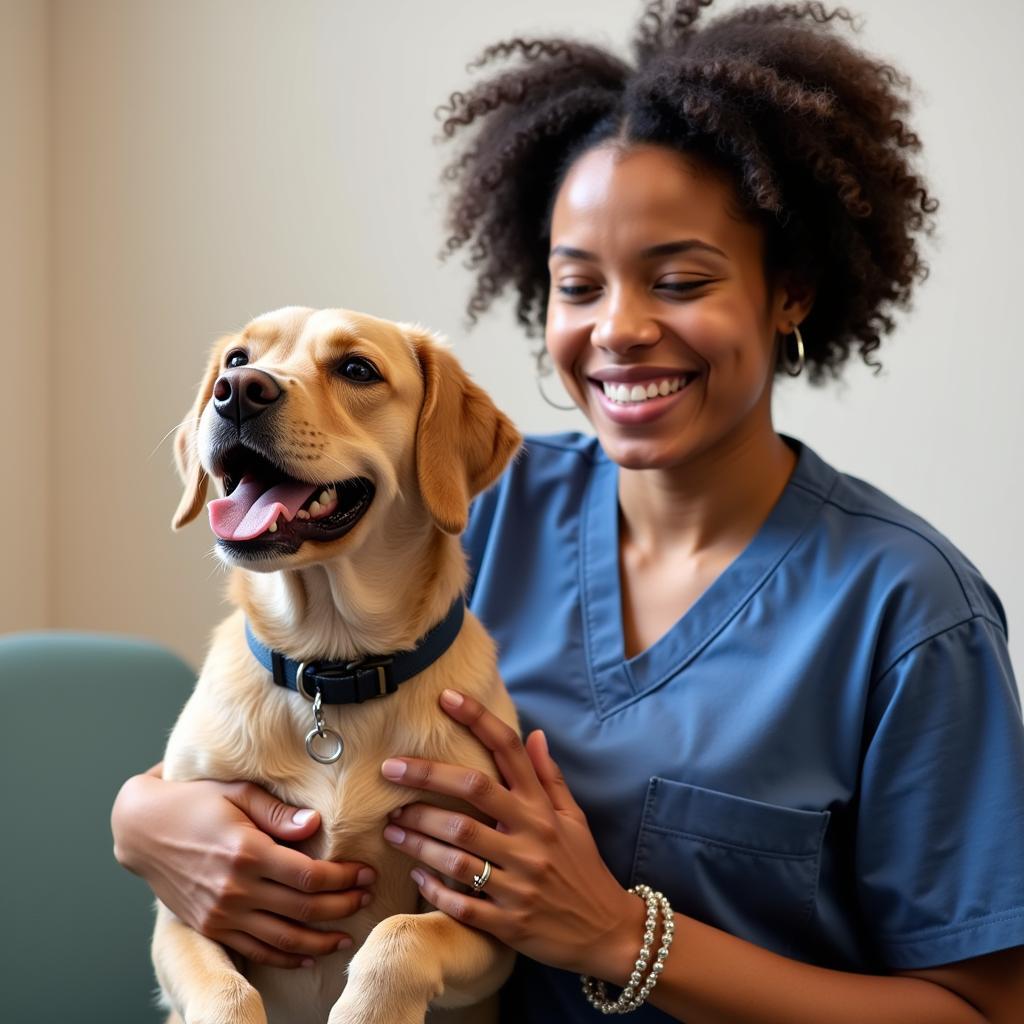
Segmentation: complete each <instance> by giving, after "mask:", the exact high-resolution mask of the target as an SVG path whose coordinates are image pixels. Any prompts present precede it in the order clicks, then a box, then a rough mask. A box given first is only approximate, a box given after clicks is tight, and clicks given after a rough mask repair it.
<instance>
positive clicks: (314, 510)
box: [309, 501, 320, 519]
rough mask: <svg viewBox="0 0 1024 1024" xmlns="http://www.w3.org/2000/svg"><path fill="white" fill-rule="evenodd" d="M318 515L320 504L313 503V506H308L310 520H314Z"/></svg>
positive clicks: (317, 502)
mask: <svg viewBox="0 0 1024 1024" xmlns="http://www.w3.org/2000/svg"><path fill="white" fill-rule="evenodd" d="M318 515H320V502H319V501H314V502H313V504H312V505H310V506H309V517H310V519H316V517H317V516H318Z"/></svg>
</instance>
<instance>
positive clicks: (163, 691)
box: [0, 632, 195, 1024]
mask: <svg viewBox="0 0 1024 1024" xmlns="http://www.w3.org/2000/svg"><path fill="white" fill-rule="evenodd" d="M194 683H195V673H194V671H193V670H192V669H191V668H189V667H188V665H186V664H185V663H184V662H183V661H181V660H180V659H179V658H178V657H177V656H176V655H174V654H172V653H171V652H170V651H168V650H165V649H164V648H161V647H158V646H157V645H155V644H152V643H150V642H148V641H145V640H140V639H135V638H130V637H116V636H108V635H100V634H87V633H63V632H43V633H21V634H11V635H7V636H0V779H2V780H3V783H2V793H3V800H2V802H0V814H2V815H3V820H2V824H0V833H2V835H3V837H4V838H3V840H2V841H0V866H2V868H3V874H2V879H3V881H2V897H0V921H2V923H3V928H2V936H0V979H2V980H0V1019H2V1020H3V1021H4V1022H5V1024H51V1022H52V1024H58V1022H60V1024H71V1022H74V1024H94V1022H95V1024H148V1022H154V1024H155V1022H157V1021H162V1020H164V1019H165V1017H166V1014H165V1013H164V1012H163V1011H160V1010H159V1009H157V1006H156V1003H155V999H154V995H155V991H156V981H155V978H154V977H153V970H152V967H151V965H150V960H149V940H150V934H151V932H152V927H153V897H152V894H151V892H150V890H149V888H148V887H147V886H146V885H145V883H144V882H142V881H141V880H140V879H138V878H136V877H135V876H134V875H131V874H129V873H128V872H127V871H125V870H124V869H123V868H121V867H120V866H119V865H118V863H117V862H116V861H115V860H114V855H113V839H112V838H111V834H110V808H111V805H112V804H113V802H114V797H115V795H116V794H117V790H118V789H119V787H120V786H121V783H122V782H123V781H124V780H125V779H126V778H127V777H128V776H129V775H132V774H135V773H137V772H140V771H143V770H145V769H146V768H149V767H150V766H151V765H153V764H154V763H155V762H157V761H159V760H160V758H161V756H162V754H163V748H164V744H165V743H166V740H167V735H168V733H169V732H170V730H171V727H172V726H173V725H174V722H175V719H176V718H177V715H178V712H179V711H180V709H181V706H182V705H183V704H184V702H185V700H186V698H187V697H188V695H189V693H190V692H191V690H192V687H193V685H194Z"/></svg>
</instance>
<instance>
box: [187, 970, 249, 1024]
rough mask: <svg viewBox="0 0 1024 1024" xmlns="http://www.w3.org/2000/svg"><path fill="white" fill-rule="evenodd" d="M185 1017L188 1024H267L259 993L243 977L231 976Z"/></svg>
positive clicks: (196, 1001)
mask: <svg viewBox="0 0 1024 1024" xmlns="http://www.w3.org/2000/svg"><path fill="white" fill-rule="evenodd" d="M184 1017H185V1024H267V1014H266V1011H265V1010H264V1009H263V1000H262V999H260V994H259V992H257V991H256V989H254V988H253V987H252V985H250V984H249V982H247V981H246V980H245V978H243V977H242V976H241V975H240V974H232V975H228V976H227V977H225V978H224V979H223V980H222V981H220V982H219V983H218V984H217V985H212V986H210V988H209V989H207V990H206V991H205V992H203V994H202V995H201V996H200V997H199V998H197V999H193V1000H192V1001H191V1002H190V1003H189V1005H188V1007H187V1008H186V1010H185V1014H184Z"/></svg>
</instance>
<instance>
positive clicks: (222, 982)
mask: <svg viewBox="0 0 1024 1024" xmlns="http://www.w3.org/2000/svg"><path fill="white" fill-rule="evenodd" d="M152 956H153V968H154V970H155V971H156V976H157V980H158V981H159V982H160V986H161V988H163V990H164V994H165V995H166V996H167V998H168V999H169V1000H170V1002H171V1005H172V1006H173V1007H174V1009H175V1011H177V1013H178V1014H179V1015H180V1017H181V1019H182V1020H183V1021H184V1022H185V1024H267V1015H266V1013H265V1012H264V1010H263V1000H262V999H260V994H259V993H258V992H257V991H256V989H254V988H253V987H252V985H250V984H249V982H248V981H246V980H245V978H243V977H242V975H241V974H239V973H238V969H237V968H236V967H235V965H234V964H233V963H232V961H231V958H230V957H229V956H228V954H227V953H226V952H225V950H224V947H223V946H221V945H220V943H218V942H214V941H213V940H212V939H208V938H206V936H205V935H200V934H199V932H197V931H194V930H193V929H191V928H189V927H188V925H186V924H182V922H181V921H179V920H178V918H176V917H175V916H174V915H173V914H172V913H171V912H170V911H169V910H168V909H167V908H166V907H165V906H164V905H163V904H162V903H159V902H158V903H157V909H156V927H155V928H154V930H153V945H152ZM171 1020H172V1021H173V1020H174V1017H171Z"/></svg>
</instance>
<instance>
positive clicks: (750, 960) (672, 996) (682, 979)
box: [581, 901, 986, 1024]
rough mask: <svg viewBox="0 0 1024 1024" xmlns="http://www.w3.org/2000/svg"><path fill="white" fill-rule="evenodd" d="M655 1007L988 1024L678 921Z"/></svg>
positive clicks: (925, 986) (691, 1015) (728, 1023)
mask: <svg viewBox="0 0 1024 1024" xmlns="http://www.w3.org/2000/svg"><path fill="white" fill-rule="evenodd" d="M638 903H639V901H638ZM641 918H642V914H640V915H638V920H639V919H641ZM660 931H661V930H660V927H659V929H658V934H657V935H656V936H655V939H654V946H653V951H652V953H653V952H656V951H657V949H658V945H659V943H660V940H661V935H660ZM638 937H639V931H638V932H637V934H636V936H634V937H633V938H632V939H631V941H630V943H629V944H628V945H626V944H623V945H622V946H621V947H620V949H619V951H618V952H617V953H616V957H617V966H616V968H615V969H614V973H613V972H612V971H609V970H608V969H607V967H606V968H605V970H606V974H605V976H606V977H607V978H608V980H609V981H612V982H614V983H615V984H617V985H619V986H622V985H624V984H625V983H626V980H627V978H628V975H629V972H630V971H631V970H632V967H633V960H634V959H635V957H636V954H637V946H638ZM581 998H582V996H581ZM648 1002H650V1003H651V1004H652V1005H654V1006H657V1007H658V1009H660V1010H663V1011H664V1012H665V1013H667V1014H670V1015H671V1016H672V1017H675V1018H676V1019H677V1020H681V1021H686V1024H780V1022H785V1024H821V1022H822V1021H823V1020H827V1021H828V1022H829V1024H864V1021H871V1024H919V1022H921V1021H928V1024H985V1022H986V1018H985V1017H983V1016H982V1015H981V1014H980V1013H979V1012H978V1011H977V1010H976V1009H975V1008H974V1007H973V1006H971V1004H970V1003H968V1002H966V1001H965V1000H963V999H961V998H960V997H959V996H957V995H956V994H955V993H953V992H951V991H950V990H949V989H946V988H943V987H942V986H941V985H937V984H933V983H932V982H930V981H925V980H923V979H919V978H900V977H893V976H879V975H870V974H853V973H847V972H845V971H834V970H829V969H827V968H824V967H814V966H812V965H810V964H806V963H803V962H801V961H799V960H790V959H788V958H786V957H783V956H779V955H778V954H776V953H772V952H770V951H769V950H766V949H762V948H761V947H760V946H755V945H754V944H753V943H750V942H747V941H746V940H744V939H738V938H736V937H735V936H734V935H730V934H729V933H728V932H724V931H721V930H720V929H718V928H712V927H711V926H710V925H706V924H704V923H703V922H701V921H697V920H695V919H694V918H691V917H686V916H685V915H683V914H676V915H675V938H674V941H673V944H672V947H671V949H670V951H669V954H668V958H667V960H666V961H665V967H664V968H663V970H662V972H661V977H660V979H659V980H658V983H657V985H656V987H655V989H654V991H653V992H652V993H651V995H650V997H649V999H648Z"/></svg>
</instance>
